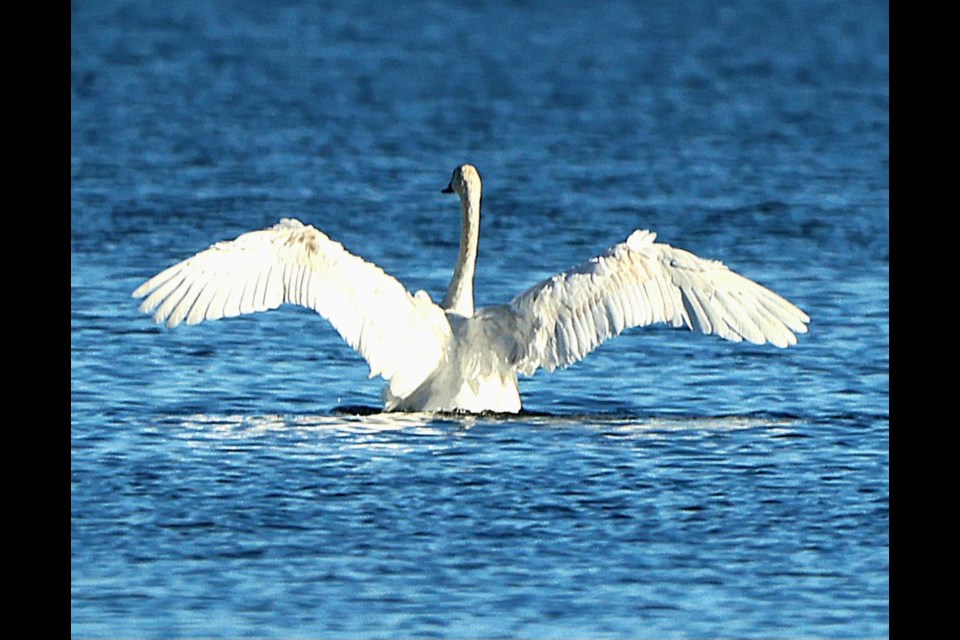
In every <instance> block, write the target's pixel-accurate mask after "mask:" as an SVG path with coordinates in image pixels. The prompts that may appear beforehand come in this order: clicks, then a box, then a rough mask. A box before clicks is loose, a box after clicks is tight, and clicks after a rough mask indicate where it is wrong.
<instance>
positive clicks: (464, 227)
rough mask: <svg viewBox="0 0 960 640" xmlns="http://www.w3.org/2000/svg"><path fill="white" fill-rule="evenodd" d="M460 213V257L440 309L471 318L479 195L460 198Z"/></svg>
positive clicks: (478, 235) (478, 234) (469, 194)
mask: <svg viewBox="0 0 960 640" xmlns="http://www.w3.org/2000/svg"><path fill="white" fill-rule="evenodd" d="M460 209H461V211H462V212H463V220H462V222H461V226H460V255H459V256H458V257H457V268H456V269H455V270H454V272H453V279H452V280H451V281H450V287H449V288H448V289H447V295H445V296H444V297H443V302H442V303H441V306H442V307H443V308H444V309H446V310H447V311H452V312H453V313H456V314H457V315H461V316H465V317H467V318H469V317H471V316H472V315H473V274H474V272H475V271H476V267H477V245H478V244H479V242H480V194H473V193H468V194H467V195H465V196H464V197H462V198H461V199H460Z"/></svg>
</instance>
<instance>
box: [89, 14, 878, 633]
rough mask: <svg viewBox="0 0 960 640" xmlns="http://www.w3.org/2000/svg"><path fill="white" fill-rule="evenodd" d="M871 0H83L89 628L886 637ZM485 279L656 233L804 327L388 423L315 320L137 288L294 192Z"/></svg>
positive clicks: (346, 228)
mask: <svg viewBox="0 0 960 640" xmlns="http://www.w3.org/2000/svg"><path fill="white" fill-rule="evenodd" d="M887 33H888V30H887V13H886V4H885V3H879V2H878V3H867V2H856V3H832V2H804V3H792V2H774V1H770V2H759V3H757V2H731V3H725V4H724V5H722V6H721V5H714V4H712V3H707V4H703V5H701V4H697V3H692V4H690V3H673V2H663V3H660V2H654V3H630V2H609V3H602V4H600V5H593V4H591V5H589V6H588V5H584V4H582V3H564V2H560V3H556V2H554V3H540V2H524V3H520V2H517V3H510V2H487V3H476V4H475V5H473V6H458V7H456V8H451V6H450V5H449V3H440V2H422V3H401V4H400V5H399V6H388V5H384V4H382V3H374V2H350V3H330V4H328V3H308V2H281V3H255V2H241V1H233V2H228V1H217V2H206V3H189V2H180V1H179V0H176V1H173V2H167V3H162V4H161V5H155V4H151V5H147V4H143V3H127V2H95V3H94V2H75V3H73V4H72V43H71V47H72V76H71V92H72V102H71V109H72V121H71V122H72V134H73V135H72V145H71V151H72V153H71V171H72V243H71V249H72V252H71V267H72V269H71V284H72V288H71V357H72V382H71V391H72V414H73V423H72V431H71V433H72V447H73V449H72V463H71V480H72V484H71V507H72V508H71V523H72V524H71V551H72V561H71V587H72V589H71V592H72V616H71V618H72V630H73V634H74V635H75V636H77V637H118V636H122V637H155V638H161V637H162V638H169V637H243V636H256V637H344V638H354V637H412V636H416V637H421V636H430V637H471V638H475V637H536V638H545V637H575V638H582V637H611V638H640V637H650V638H654V637H665V636H669V637H882V636H885V635H887V633H888V624H887V617H888V604H887V603H888V593H889V587H888V580H887V571H888V540H889V536H888V526H889V514H888V504H889V487H888V480H887V478H888V453H887V444H888V425H889V411H888V391H889V385H888V344H889V323H888V298H889V296H888V285H887V282H888V251H889V233H888V223H887V209H888V181H887V166H888V144H887V136H888V89H887V73H888V68H887V51H888V42H887ZM461 162H471V163H473V164H475V165H477V167H478V168H479V169H480V172H481V174H482V175H483V178H484V185H485V191H484V201H483V204H484V214H485V217H484V220H483V228H482V238H481V244H480V263H479V267H478V273H477V281H476V284H477V298H478V304H480V305H483V304H494V303H499V302H504V301H506V300H509V299H510V298H511V297H512V296H513V295H515V294H516V293H519V292H520V291H522V290H523V289H524V288H526V287H527V286H530V285H532V284H534V283H535V282H537V281H538V280H539V279H541V278H543V277H546V276H548V275H551V274H553V273H555V272H557V271H560V270H562V269H565V268H568V267H570V266H572V265H574V264H576V263H579V262H581V261H583V260H585V259H587V258H589V257H591V256H593V255H596V254H597V253H598V252H599V251H601V250H603V249H604V248H605V247H607V246H610V245H612V244H614V243H616V242H620V241H622V240H623V239H625V238H626V237H627V236H628V235H629V233H630V231H632V230H633V229H635V228H649V229H651V230H653V231H656V232H657V233H658V234H659V239H660V240H661V241H663V242H667V243H670V244H673V245H675V246H680V247H683V248H685V249H688V250H691V251H693V252H695V253H697V254H698V255H701V256H704V257H709V258H717V259H721V260H723V261H724V262H725V263H726V264H727V265H729V266H730V267H731V268H733V269H735V270H736V271H739V272H740V273H743V274H744V275H747V276H748V277H751V278H753V279H756V280H757V281H759V282H761V283H763V284H765V285H767V286H770V287H771V288H773V289H774V290H776V291H778V292H779V293H781V294H782V295H784V296H785V297H787V298H788V299H790V300H792V301H793V302H795V303H796V304H798V305H799V306H801V307H802V308H803V309H804V310H805V311H806V312H807V313H808V314H809V315H810V316H811V318H812V319H813V321H812V323H811V326H810V333H809V334H807V335H806V336H803V337H802V338H801V341H800V344H799V345H798V346H797V347H795V348H792V349H789V350H785V351H781V350H778V349H774V348H771V347H757V346H753V345H744V344H731V343H726V342H723V341H721V340H718V339H716V338H714V337H710V336H700V335H695V334H692V333H690V332H687V331H681V330H676V329H669V328H663V327H650V328H646V329H639V330H634V331H631V332H628V333H627V334H625V335H622V336H620V337H619V338H617V339H616V340H613V341H611V342H609V343H607V344H605V345H603V346H602V347H600V348H599V349H598V350H597V351H596V352H594V353H593V354H591V356H590V357H588V358H587V359H586V360H584V361H583V362H581V363H578V364H576V365H574V366H573V367H571V368H569V369H567V370H565V371H560V372H555V373H553V374H549V375H547V374H542V373H541V374H538V375H536V376H534V377H533V378H530V379H526V380H522V381H521V392H522V394H523V398H524V406H525V409H526V413H524V414H522V415H520V416H517V417H512V418H506V417H502V416H473V417H468V416H429V415H409V416H397V415H383V414H379V413H378V412H376V408H377V407H378V406H379V403H380V384H379V381H378V380H368V379H367V376H366V373H367V368H366V366H365V365H364V363H363V361H362V359H361V358H360V357H359V356H358V355H356V354H355V353H353V352H352V351H351V350H350V349H349V348H348V347H346V346H345V345H344V344H342V342H341V341H340V340H339V338H338V336H337V335H336V333H335V332H334V331H333V330H332V329H331V328H330V327H329V325H327V324H326V323H325V322H324V321H323V320H322V319H320V318H319V317H318V316H316V314H313V313H311V312H309V311H307V310H304V309H297V308H292V307H285V308H283V309H281V310H278V311H274V312H271V313H267V314H260V315H256V316H250V317H243V318H234V319H229V320H224V321H218V322H211V323H206V324H201V325H197V326H195V327H182V328H180V329H177V330H175V331H167V330H163V329H160V328H157V327H155V326H154V325H153V324H152V323H151V321H150V319H149V318H148V317H146V316H143V315H141V314H139V313H138V312H137V308H136V307H137V303H136V302H135V301H133V300H132V299H130V297H129V296H130V292H131V291H132V290H133V289H134V288H135V287H136V286H137V285H139V284H140V283H141V282H142V281H143V280H144V279H146V278H147V277H149V276H151V275H153V274H154V273H156V272H158V271H159V270H160V269H162V268H164V267H166V266H168V265H169V264H172V263H173V262H175V261H177V260H179V259H182V258H184V257H186V256H188V255H190V254H192V253H194V252H196V251H199V250H201V249H203V248H205V247H206V246H208V245H209V244H211V243H212V242H214V241H217V240H222V239H229V238H232V237H235V236H236V235H238V234H239V233H242V232H243V231H246V230H250V229H255V228H261V227H264V226H268V225H271V224H274V223H275V222H276V221H277V220H278V219H279V218H280V217H285V216H295V217H298V218H300V219H301V220H303V221H304V222H306V223H309V224H313V225H315V226H317V227H319V228H321V229H323V230H324V231H325V232H326V233H328V234H329V235H330V236H331V237H333V238H335V239H337V240H339V241H341V242H343V244H344V245H345V246H346V247H347V248H348V249H350V250H352V251H354V252H355V253H358V254H360V255H362V256H364V257H365V258H367V259H368V260H372V261H374V262H376V263H377V264H379V265H381V266H382V267H383V268H384V269H386V270H387V271H388V272H390V273H392V274H393V275H395V276H397V277H398V278H400V279H401V281H403V282H404V283H405V284H406V285H407V286H408V287H409V288H410V289H411V290H416V289H421V288H422V289H425V290H427V291H428V292H429V293H430V294H431V296H433V298H434V299H439V298H440V297H442V294H443V291H444V290H445V288H446V284H447V282H448V279H449V277H450V272H451V270H452V266H453V263H454V260H455V257H456V251H457V241H458V234H459V230H458V229H457V224H458V218H459V211H458V208H457V205H456V201H455V199H451V198H450V197H448V196H443V195H442V194H440V193H439V190H440V189H441V188H442V187H443V186H445V185H446V183H447V180H448V179H449V174H450V171H451V170H452V169H453V167H454V166H456V165H457V164H459V163H461Z"/></svg>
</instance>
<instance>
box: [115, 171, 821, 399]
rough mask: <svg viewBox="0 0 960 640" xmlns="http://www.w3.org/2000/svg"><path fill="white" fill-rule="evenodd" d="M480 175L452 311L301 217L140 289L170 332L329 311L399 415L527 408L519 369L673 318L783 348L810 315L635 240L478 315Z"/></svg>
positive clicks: (467, 209)
mask: <svg viewBox="0 0 960 640" xmlns="http://www.w3.org/2000/svg"><path fill="white" fill-rule="evenodd" d="M480 190H481V184H480V175H479V174H478V173H477V170H476V169H475V168H474V167H473V166H471V165H469V164H465V165H462V166H460V167H458V168H457V169H455V170H454V172H453V177H452V178H451V180H450V184H449V185H448V186H447V188H446V189H444V190H443V191H444V192H446V193H450V192H453V193H456V194H457V195H458V196H459V197H460V209H461V212H462V227H461V234H460V255H459V257H458V259H457V265H456V269H455V270H454V273H453V279H452V280H451V282H450V287H449V289H448V290H447V293H446V295H445V296H444V297H443V301H442V302H441V303H440V305H439V306H438V305H437V304H435V303H434V302H433V301H432V300H431V299H430V296H429V295H427V293H426V292H424V291H417V292H416V293H415V294H413V295H411V294H410V293H408V292H407V290H406V289H405V288H404V287H403V285H401V284H400V282H398V281H397V280H396V279H395V278H393V277H391V276H390V275H388V274H386V273H384V271H383V270H382V269H380V268H379V267H377V266H376V265H374V264H371V263H369V262H366V261H365V260H363V259H362V258H359V257H357V256H355V255H353V254H351V253H350V252H348V251H347V250H346V249H344V248H343V246H342V245H341V244H340V243H338V242H335V241H333V240H331V239H330V238H328V237H327V236H326V235H325V234H324V233H323V232H321V231H319V230H317V229H315V228H313V227H311V226H305V225H304V224H302V223H301V222H299V221H297V220H293V219H289V218H286V219H283V220H281V221H280V223H279V224H277V225H275V226H273V227H271V228H269V229H263V230H261V231H251V232H249V233H245V234H243V235H241V236H240V237H238V238H236V239H235V240H232V241H229V242H218V243H217V244H214V245H213V246H212V247H210V248H209V249H207V250H205V251H201V252H200V253H198V254H197V255H195V256H193V257H192V258H188V259H187V260H184V261H183V262H180V263H178V264H175V265H173V266H172V267H170V268H168V269H166V270H165V271H162V272H161V273H159V274H158V275H156V276H154V277H153V278H151V279H149V280H148V281H147V282H145V283H144V284H143V285H141V286H140V287H138V288H137V289H136V291H134V292H133V296H134V297H137V298H140V297H143V296H147V298H146V300H144V301H143V304H142V305H141V306H140V310H141V311H143V312H146V313H150V312H153V311H154V310H156V311H155V313H154V319H155V321H156V322H158V323H161V322H164V321H166V325H167V326H168V327H175V326H177V325H178V324H180V323H181V322H184V321H186V323H187V324H195V323H198V322H201V321H203V320H214V319H217V318H223V317H229V316H236V315H239V314H244V313H253V312H255V311H266V310H268V309H275V308H277V307H279V306H280V305H281V304H283V303H290V304H298V305H302V306H305V307H309V308H310V309H313V310H315V311H316V312H317V313H319V314H320V315H321V316H323V317H324V318H326V319H327V320H329V321H330V323H331V324H332V325H333V327H334V328H335V329H336V330H337V331H338V332H339V333H340V335H341V336H342V337H343V338H344V340H346V341H347V344H349V345H350V346H351V347H353V348H354V349H356V350H357V351H358V352H359V353H360V354H361V355H362V356H363V357H364V359H366V361H367V363H368V364H369V365H370V377H371V378H372V377H374V376H376V375H380V376H382V377H383V378H384V379H385V380H386V381H387V383H388V384H387V388H386V390H385V408H386V410H388V411H392V410H402V411H468V412H481V411H487V410H489V411H495V412H509V413H513V412H518V411H520V407H521V403H520V393H519V390H518V388H517V374H518V373H522V374H524V375H532V374H533V373H534V371H536V370H537V369H539V368H543V369H546V370H547V371H553V370H554V369H556V368H557V367H565V366H567V365H569V364H571V363H573V362H576V361H578V360H580V359H582V358H583V357H584V356H586V355H587V354H588V353H590V352H591V351H593V349H595V348H596V347H597V346H598V345H599V344H600V343H601V342H603V341H604V340H606V339H608V338H612V337H613V336H616V335H618V334H620V333H621V332H622V331H624V330H625V329H629V328H631V327H637V326H644V325H649V324H653V323H666V324H670V325H673V326H675V327H679V326H681V325H686V326H687V327H689V328H691V329H695V330H699V331H701V332H703V333H708V334H715V335H718V336H720V337H721V338H725V339H727V340H733V341H737V342H739V341H740V340H748V341H750V342H753V343H755V344H764V343H767V342H769V343H772V344H774V345H776V346H778V347H786V346H788V345H792V344H796V341H797V338H796V335H795V334H797V333H806V331H807V326H806V323H808V322H809V321H810V318H809V317H807V315H806V314H805V313H804V312H803V311H801V310H800V309H798V308H797V307H795V306H794V305H792V304H790V303H789V302H787V301H786V300H784V299H783V298H781V297H780V296H778V295H777V294H775V293H773V292H772V291H770V290H768V289H766V288H764V287H762V286H760V285H758V284H757V283H755V282H753V281H751V280H748V279H746V278H744V277H743V276H740V275H738V274H736V273H734V272H732V271H730V270H729V269H727V267H725V266H724V265H723V264H721V263H720V262H717V261H714V260H704V259H702V258H698V257H697V256H695V255H693V254H691V253H689V252H687V251H683V250H682V249H676V248H674V247H671V246H670V245H666V244H660V243H656V242H654V239H655V238H656V235H655V234H654V233H652V232H650V231H642V230H638V231H634V232H633V233H632V234H630V236H629V237H628V238H627V240H626V241H625V242H622V243H620V244H618V245H616V246H614V247H611V248H610V249H608V250H607V251H605V252H604V253H603V254H602V255H600V256H599V257H596V258H594V259H592V260H590V261H589V262H586V263H584V264H582V265H580V266H577V267H574V268H572V269H570V270H568V271H565V272H563V273H560V274H557V275H555V276H553V277H552V278H549V279H547V280H544V281H543V282H541V283H540V284H537V285H535V286H533V287H531V288H530V289H528V290H527V291H525V292H523V293H521V294H520V295H518V296H517V297H515V298H514V299H513V300H511V301H510V302H509V303H507V304H503V305H498V306H493V307H486V308H481V309H476V310H475V309H474V306H473V277H474V269H475V267H476V261H477V242H478V239H479V232H480Z"/></svg>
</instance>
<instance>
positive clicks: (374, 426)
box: [181, 411, 798, 440]
mask: <svg viewBox="0 0 960 640" xmlns="http://www.w3.org/2000/svg"><path fill="white" fill-rule="evenodd" d="M478 423H482V424H484V425H487V426H492V427H494V428H496V427H498V426H499V427H504V426H507V425H509V426H511V427H523V426H529V427H530V428H543V427H549V428H554V429H563V428H572V429H584V428H586V429H599V430H601V431H602V432H604V433H606V434H609V435H611V436H617V437H623V436H629V435H641V434H642V435H647V436H651V437H656V436H657V434H660V433H664V432H667V433H669V432H674V431H703V430H706V431H732V430H737V429H754V428H764V429H766V430H768V431H769V433H770V434H771V435H781V436H782V435H785V434H787V435H789V434H791V433H794V431H792V430H791V428H790V427H791V426H792V425H795V424H797V423H798V420H797V419H788V418H772V417H750V416H722V417H683V418H681V417H666V418H664V417H658V418H646V419H639V418H636V417H632V416H615V415H604V414H583V415H556V416H552V415H548V414H544V413H537V414H532V413H521V414H518V415H510V414H492V415H474V414H458V413H440V414H437V413H407V412H382V411H381V412H377V413H364V414H362V415H344V414H341V413H339V412H337V413H335V414H333V415H262V416H250V415H239V414H235V415H223V416H218V415H207V414H193V415H189V416H186V417H185V418H183V420H182V422H181V425H182V426H183V427H184V428H185V429H186V431H185V433H184V437H186V438H187V439H196V440H205V439H230V438H236V439H248V438H257V437H261V436H265V435H268V434H271V433H281V434H284V433H286V434H289V433H295V432H297V431H302V432H308V431H316V430H319V431H325V432H331V433H337V432H340V433H344V434H368V433H387V432H403V433H406V434H409V435H432V436H440V435H445V434H446V435H455V434H457V433H458V432H463V431H466V430H469V429H471V428H474V427H475V426H477V424H478Z"/></svg>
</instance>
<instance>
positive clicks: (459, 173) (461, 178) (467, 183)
mask: <svg viewBox="0 0 960 640" xmlns="http://www.w3.org/2000/svg"><path fill="white" fill-rule="evenodd" d="M443 193H455V194H457V195H458V196H460V197H461V198H463V199H470V198H471V197H479V196H480V174H479V173H478V172H477V168H476V167H475V166H473V165H472V164H462V165H460V166H459V167H457V168H456V169H454V170H453V175H452V176H451V177H450V184H448V185H447V188H446V189H443Z"/></svg>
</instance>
